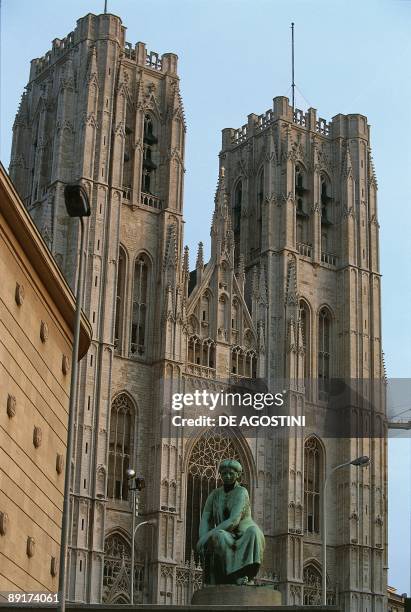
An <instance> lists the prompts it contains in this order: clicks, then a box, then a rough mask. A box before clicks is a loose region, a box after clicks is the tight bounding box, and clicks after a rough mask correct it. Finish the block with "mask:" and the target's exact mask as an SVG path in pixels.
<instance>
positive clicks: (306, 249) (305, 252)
mask: <svg viewBox="0 0 411 612" xmlns="http://www.w3.org/2000/svg"><path fill="white" fill-rule="evenodd" d="M297 249H298V252H299V253H300V255H302V256H303V257H311V256H312V252H313V247H312V246H311V244H304V243H303V242H298V243H297Z"/></svg>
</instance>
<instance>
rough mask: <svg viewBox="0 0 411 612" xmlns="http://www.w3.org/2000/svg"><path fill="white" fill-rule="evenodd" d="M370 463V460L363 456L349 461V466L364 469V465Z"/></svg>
mask: <svg viewBox="0 0 411 612" xmlns="http://www.w3.org/2000/svg"><path fill="white" fill-rule="evenodd" d="M370 461H371V459H370V458H369V457H367V456H366V455H364V456H362V457H357V459H353V460H352V461H351V465H356V466H357V467H365V466H366V465H369V463H370Z"/></svg>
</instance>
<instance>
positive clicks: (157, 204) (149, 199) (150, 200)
mask: <svg viewBox="0 0 411 612" xmlns="http://www.w3.org/2000/svg"><path fill="white" fill-rule="evenodd" d="M141 204H143V205H144V206H149V207H150V208H155V209H157V210H161V209H162V205H161V200H160V198H157V197H156V196H153V195H151V193H143V192H141Z"/></svg>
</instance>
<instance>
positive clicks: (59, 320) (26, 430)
mask: <svg viewBox="0 0 411 612" xmlns="http://www.w3.org/2000/svg"><path fill="white" fill-rule="evenodd" d="M0 277H1V292H0V293H1V295H0V326H1V333H0V337H1V343H0V405H1V409H0V465H1V481H0V482H1V485H0V565H1V572H0V591H56V590H57V585H58V576H57V574H58V565H59V546H60V533H61V518H62V510H63V495H64V469H65V455H66V441H67V422H68V405H69V391H70V362H71V355H72V342H73V327H74V298H73V295H72V293H71V291H70V289H69V287H68V285H67V283H66V282H65V280H64V278H63V276H62V274H61V272H60V271H59V269H58V267H57V266H56V263H55V261H54V260H53V258H52V256H51V254H50V253H49V252H48V250H47V248H46V246H45V244H44V242H43V240H42V239H41V236H40V234H39V233H38V231H37V229H36V227H35V225H34V223H33V222H32V220H31V219H30V216H29V215H28V213H27V211H26V210H25V209H24V207H23V205H22V203H21V201H20V200H19V198H18V195H17V193H16V191H15V189H14V188H13V185H12V183H11V181H10V180H9V178H8V177H7V175H6V173H5V171H4V169H3V167H2V166H1V167H0ZM90 340H91V329H90V326H89V324H88V321H87V320H86V319H85V317H83V319H82V322H81V336H80V355H79V356H80V357H82V356H83V355H84V354H85V353H86V352H87V349H88V347H89V345H90ZM64 364H66V365H67V369H65V368H64Z"/></svg>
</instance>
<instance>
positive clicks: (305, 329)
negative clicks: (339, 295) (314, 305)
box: [300, 300, 311, 381]
mask: <svg viewBox="0 0 411 612" xmlns="http://www.w3.org/2000/svg"><path fill="white" fill-rule="evenodd" d="M300 322H301V333H302V342H303V346H304V373H303V376H302V378H304V379H305V380H307V381H308V379H309V378H310V375H311V373H310V360H311V342H310V339H311V338H310V333H311V329H310V309H309V307H308V304H307V303H306V302H305V301H304V300H300Z"/></svg>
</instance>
